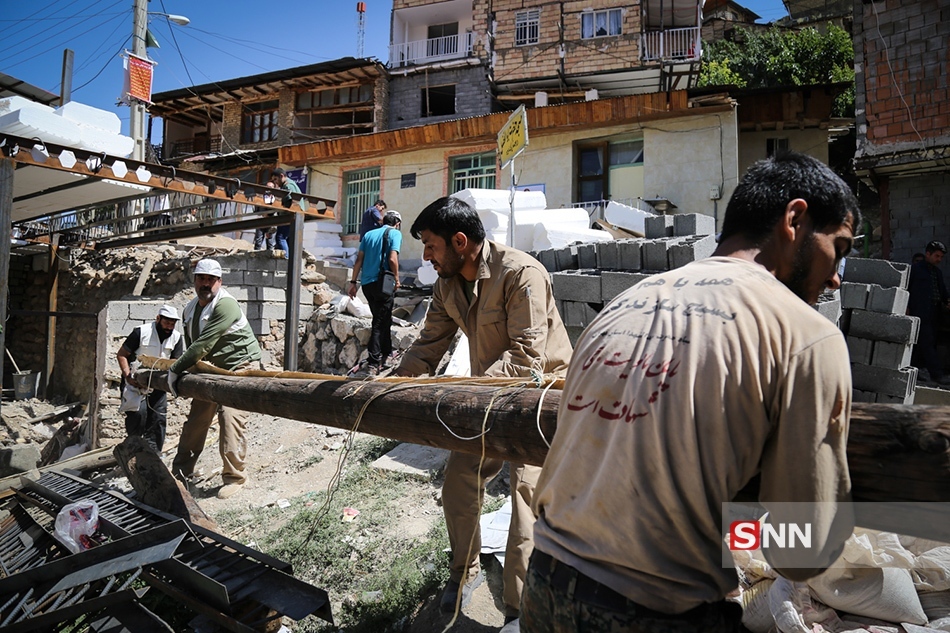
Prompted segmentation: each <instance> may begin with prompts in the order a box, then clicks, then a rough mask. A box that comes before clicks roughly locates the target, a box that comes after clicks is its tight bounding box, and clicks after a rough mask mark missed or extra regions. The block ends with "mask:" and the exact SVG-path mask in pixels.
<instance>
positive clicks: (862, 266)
mask: <svg viewBox="0 0 950 633" xmlns="http://www.w3.org/2000/svg"><path fill="white" fill-rule="evenodd" d="M909 274H910V264H904V263H901V262H892V261H888V260H886V259H863V258H861V257H848V258H847V259H846V260H845V268H844V279H845V280H847V281H849V282H854V283H859V284H877V285H879V286H884V287H885V288H902V289H904V290H907V280H908V276H909Z"/></svg>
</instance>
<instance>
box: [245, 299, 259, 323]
mask: <svg viewBox="0 0 950 633" xmlns="http://www.w3.org/2000/svg"><path fill="white" fill-rule="evenodd" d="M242 307H243V308H244V316H246V317H247V319H248V321H250V320H252V319H260V318H261V314H262V313H263V309H264V304H263V303H261V302H260V301H248V302H247V304H245V305H244V306H242Z"/></svg>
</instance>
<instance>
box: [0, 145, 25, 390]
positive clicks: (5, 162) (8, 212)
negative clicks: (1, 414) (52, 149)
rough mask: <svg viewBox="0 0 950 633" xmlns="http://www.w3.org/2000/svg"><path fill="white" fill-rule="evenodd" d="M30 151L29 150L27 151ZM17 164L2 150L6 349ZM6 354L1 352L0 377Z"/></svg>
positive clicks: (0, 248)
mask: <svg viewBox="0 0 950 633" xmlns="http://www.w3.org/2000/svg"><path fill="white" fill-rule="evenodd" d="M27 153H29V152H27ZM15 170H16V165H15V164H14V162H13V159H12V158H7V157H6V156H5V155H4V154H3V153H2V152H0V235H2V236H4V238H3V239H2V240H0V316H2V317H3V322H2V323H0V348H3V349H6V332H5V326H6V315H7V294H8V290H9V286H10V239H9V236H10V231H11V230H12V227H13V172H14V171H15ZM5 361H6V354H3V353H0V377H2V376H3V364H4V362H5Z"/></svg>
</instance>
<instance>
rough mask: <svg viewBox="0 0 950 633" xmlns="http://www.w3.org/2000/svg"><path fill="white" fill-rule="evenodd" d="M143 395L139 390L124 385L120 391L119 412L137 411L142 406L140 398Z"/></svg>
mask: <svg viewBox="0 0 950 633" xmlns="http://www.w3.org/2000/svg"><path fill="white" fill-rule="evenodd" d="M144 395H145V394H144V393H142V390H141V389H139V388H137V387H133V386H132V385H130V384H128V383H126V385H125V388H124V389H123V390H122V402H121V403H120V404H119V411H120V412H126V411H138V410H139V408H140V407H141V406H142V398H143V397H144Z"/></svg>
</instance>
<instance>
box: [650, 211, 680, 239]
mask: <svg viewBox="0 0 950 633" xmlns="http://www.w3.org/2000/svg"><path fill="white" fill-rule="evenodd" d="M673 217H674V216H672V215H652V216H648V217H647V218H646V219H645V220H644V221H643V232H644V233H645V234H646V238H647V239H648V240H652V239H656V238H658V237H672V236H673V223H674V221H675V220H673Z"/></svg>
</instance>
